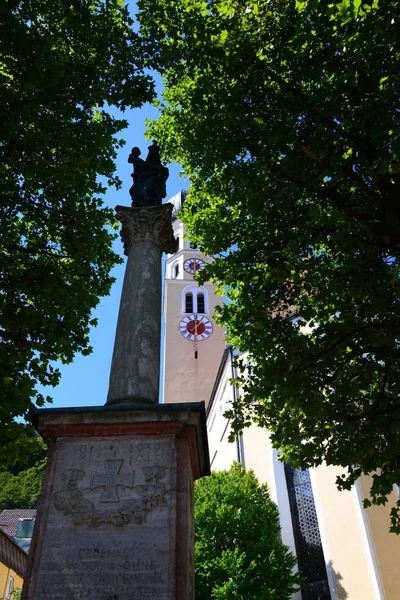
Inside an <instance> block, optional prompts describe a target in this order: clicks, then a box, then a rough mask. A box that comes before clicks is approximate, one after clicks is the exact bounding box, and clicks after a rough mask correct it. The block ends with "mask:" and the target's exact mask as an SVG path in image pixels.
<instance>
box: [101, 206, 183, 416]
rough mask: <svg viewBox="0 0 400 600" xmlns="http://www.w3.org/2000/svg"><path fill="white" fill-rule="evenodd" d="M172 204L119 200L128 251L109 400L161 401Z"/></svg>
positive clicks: (172, 240)
mask: <svg viewBox="0 0 400 600" xmlns="http://www.w3.org/2000/svg"><path fill="white" fill-rule="evenodd" d="M172 208H173V207H172V204H164V205H162V206H152V207H140V208H130V207H127V206H117V207H116V213H117V214H116V216H117V219H118V220H119V221H121V223H122V229H121V238H122V241H123V242H124V251H125V254H126V256H128V262H127V265H126V271H125V278H124V284H123V288H122V296H121V303H120V308H119V315H118V325H117V332H116V336H115V343H114V353H113V358H112V364H111V373H110V385H109V390H108V397H107V404H119V403H122V404H127V403H152V404H157V402H158V391H159V376H160V335H161V256H162V253H163V252H168V253H173V252H175V251H176V240H175V238H174V236H173V230H172V225H171V215H172Z"/></svg>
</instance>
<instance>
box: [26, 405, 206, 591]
mask: <svg viewBox="0 0 400 600" xmlns="http://www.w3.org/2000/svg"><path fill="white" fill-rule="evenodd" d="M31 419H32V422H33V423H34V425H35V426H36V428H37V429H38V431H39V432H40V433H41V435H42V436H43V437H44V438H45V439H46V440H47V441H48V442H49V443H50V452H49V461H48V466H47V471H46V475H45V479H44V483H43V488H42V496H41V500H40V503H39V509H38V516H37V520H36V523H35V530H34V536H33V541H32V547H31V552H30V556H29V561H28V569H27V574H26V580H25V581H26V582H25V586H24V590H23V596H22V598H23V599H24V600H145V599H154V600H193V597H194V591H193V589H194V588H193V480H194V479H197V478H198V477H201V476H203V475H207V474H209V458H208V447H207V438H206V430H205V411H204V405H203V404H193V403H191V404H169V405H150V406H149V405H115V406H113V405H111V406H105V407H90V408H76V409H40V410H35V411H33V412H32V415H31Z"/></svg>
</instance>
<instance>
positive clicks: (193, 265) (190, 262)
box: [183, 258, 205, 275]
mask: <svg viewBox="0 0 400 600" xmlns="http://www.w3.org/2000/svg"><path fill="white" fill-rule="evenodd" d="M204 267H205V265H204V263H203V261H202V260H200V259H199V258H188V259H187V260H185V262H184V263H183V268H184V269H185V271H186V273H190V274H191V275H193V273H198V271H202V270H203V269H204Z"/></svg>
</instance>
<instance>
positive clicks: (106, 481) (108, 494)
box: [90, 460, 133, 502]
mask: <svg viewBox="0 0 400 600" xmlns="http://www.w3.org/2000/svg"><path fill="white" fill-rule="evenodd" d="M123 462H124V461H123V460H106V461H105V469H106V472H105V473H93V475H92V481H91V485H90V488H91V489H92V490H93V489H96V488H99V487H105V488H106V489H105V491H104V493H103V495H102V497H101V498H100V502H119V497H118V494H117V485H121V486H123V487H127V488H132V485H133V471H130V472H127V473H121V474H120V473H119V471H120V469H121V466H122V463H123Z"/></svg>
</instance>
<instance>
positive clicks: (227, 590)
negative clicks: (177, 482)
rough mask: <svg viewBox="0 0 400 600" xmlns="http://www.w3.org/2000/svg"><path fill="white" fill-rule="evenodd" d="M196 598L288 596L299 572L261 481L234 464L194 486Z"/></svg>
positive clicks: (259, 599) (282, 598)
mask: <svg viewBox="0 0 400 600" xmlns="http://www.w3.org/2000/svg"><path fill="white" fill-rule="evenodd" d="M194 514H195V594H196V600H208V599H209V598H215V599H216V600H265V598H271V599H272V598H276V599H280V600H285V599H287V600H289V598H291V597H292V595H293V593H294V592H295V591H296V590H298V589H299V584H300V583H301V577H300V576H299V574H293V573H292V569H293V567H294V566H295V564H296V559H295V558H294V556H293V555H292V554H291V553H290V551H289V549H288V548H287V547H286V546H284V545H283V544H282V542H281V539H280V527H279V516H278V509H277V508H276V506H275V504H274V503H273V502H272V500H271V499H270V497H269V492H268V487H267V485H266V484H262V485H260V484H259V482H258V479H257V478H256V476H255V475H254V473H253V471H247V472H246V471H245V470H244V469H243V468H242V467H241V465H239V464H235V465H233V467H232V468H231V469H230V470H229V471H220V472H214V473H212V474H211V476H210V477H205V478H203V479H200V480H199V481H197V482H196V484H195V489H194Z"/></svg>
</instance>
